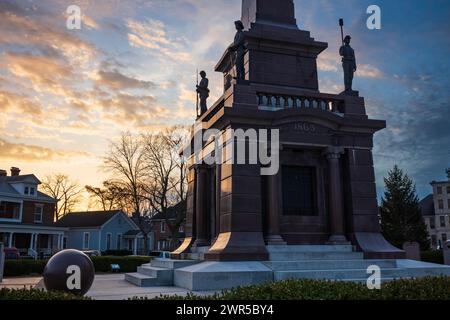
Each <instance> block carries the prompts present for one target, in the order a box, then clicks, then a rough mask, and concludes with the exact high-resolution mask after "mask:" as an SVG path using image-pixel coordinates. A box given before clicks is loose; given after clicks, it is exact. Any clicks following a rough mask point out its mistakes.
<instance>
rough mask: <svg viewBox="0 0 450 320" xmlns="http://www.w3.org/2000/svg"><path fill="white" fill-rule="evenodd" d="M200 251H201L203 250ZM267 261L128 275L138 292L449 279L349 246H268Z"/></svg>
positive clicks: (159, 266)
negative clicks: (377, 277)
mask: <svg viewBox="0 0 450 320" xmlns="http://www.w3.org/2000/svg"><path fill="white" fill-rule="evenodd" d="M201 251H204V250H203V249H202V250H201ZM267 251H268V252H269V257H270V259H269V261H264V262H259V261H238V262H213V261H201V260H173V259H160V258H155V259H153V260H152V261H151V263H147V264H144V265H142V266H140V267H139V268H138V270H137V271H138V272H135V273H127V274H126V275H125V280H126V281H128V282H130V283H133V284H135V285H137V286H140V287H152V286H173V285H176V286H179V287H182V288H186V289H189V290H193V291H198V290H222V289H230V288H232V287H236V286H245V285H251V284H256V283H264V282H267V281H273V280H275V281H279V280H287V279H317V280H319V279H321V280H330V281H351V282H359V283H366V282H367V279H368V277H369V276H370V274H368V273H367V268H368V267H369V266H371V265H376V266H378V267H379V268H380V270H381V282H386V281H392V280H394V279H400V278H402V279H408V278H419V277H425V276H437V275H442V274H444V275H450V267H448V266H442V265H437V264H431V263H425V262H420V261H414V260H405V259H391V260H390V259H376V260H375V259H373V260H368V259H364V257H363V254H362V253H361V252H356V251H355V248H354V247H352V246H350V245H321V246H311V245H306V246H303V245H299V246H288V245H281V246H275V245H273V246H267Z"/></svg>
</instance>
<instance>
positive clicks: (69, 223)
mask: <svg viewBox="0 0 450 320" xmlns="http://www.w3.org/2000/svg"><path fill="white" fill-rule="evenodd" d="M119 213H123V212H122V211H121V210H113V211H91V212H73V213H69V214H67V215H65V216H64V217H62V218H61V219H59V220H58V221H57V222H56V223H55V225H57V226H60V227H69V228H98V227H101V226H103V225H104V224H105V223H106V222H108V221H109V220H110V219H111V218H112V217H114V216H115V215H116V214H119Z"/></svg>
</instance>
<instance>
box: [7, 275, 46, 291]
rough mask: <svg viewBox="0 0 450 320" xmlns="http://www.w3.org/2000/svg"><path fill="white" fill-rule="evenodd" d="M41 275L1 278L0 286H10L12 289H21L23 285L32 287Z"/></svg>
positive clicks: (39, 279)
mask: <svg viewBox="0 0 450 320" xmlns="http://www.w3.org/2000/svg"><path fill="white" fill-rule="evenodd" d="M41 279H42V277H14V278H3V281H2V282H0V288H12V289H23V288H24V287H26V288H29V287H34V286H36V285H37V284H38V283H39V281H41Z"/></svg>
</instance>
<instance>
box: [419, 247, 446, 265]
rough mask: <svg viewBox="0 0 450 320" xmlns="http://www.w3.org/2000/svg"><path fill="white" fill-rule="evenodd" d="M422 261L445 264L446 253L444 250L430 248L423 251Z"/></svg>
mask: <svg viewBox="0 0 450 320" xmlns="http://www.w3.org/2000/svg"><path fill="white" fill-rule="evenodd" d="M421 258H422V261H425V262H431V263H439V264H444V253H443V252H442V250H428V251H422V252H421Z"/></svg>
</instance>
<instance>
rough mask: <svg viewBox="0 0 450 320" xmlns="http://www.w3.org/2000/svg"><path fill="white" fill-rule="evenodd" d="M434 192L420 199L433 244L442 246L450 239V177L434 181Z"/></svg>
mask: <svg viewBox="0 0 450 320" xmlns="http://www.w3.org/2000/svg"><path fill="white" fill-rule="evenodd" d="M430 184H431V186H432V188H433V194H430V195H428V196H426V197H425V198H424V199H423V200H422V201H420V206H421V208H422V214H423V216H424V219H425V223H426V225H427V230H428V234H429V236H430V243H431V246H432V247H433V248H435V249H438V248H441V247H442V245H443V243H444V242H445V241H447V240H448V239H450V179H449V180H448V181H432V182H431V183H430Z"/></svg>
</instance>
